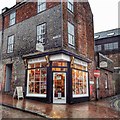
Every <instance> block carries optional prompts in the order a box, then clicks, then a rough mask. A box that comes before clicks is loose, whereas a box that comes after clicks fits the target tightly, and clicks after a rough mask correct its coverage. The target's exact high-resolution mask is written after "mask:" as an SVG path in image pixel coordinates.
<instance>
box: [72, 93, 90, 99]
mask: <svg viewBox="0 0 120 120" xmlns="http://www.w3.org/2000/svg"><path fill="white" fill-rule="evenodd" d="M78 97H89V95H88V94H81V95H80V94H79V95H73V98H78Z"/></svg>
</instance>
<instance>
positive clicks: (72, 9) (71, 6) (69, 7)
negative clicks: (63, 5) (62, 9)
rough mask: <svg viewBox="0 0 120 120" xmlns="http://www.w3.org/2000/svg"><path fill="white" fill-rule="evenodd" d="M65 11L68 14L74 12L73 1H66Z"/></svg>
mask: <svg viewBox="0 0 120 120" xmlns="http://www.w3.org/2000/svg"><path fill="white" fill-rule="evenodd" d="M67 9H68V10H69V11H70V12H72V13H73V12H74V0H67Z"/></svg>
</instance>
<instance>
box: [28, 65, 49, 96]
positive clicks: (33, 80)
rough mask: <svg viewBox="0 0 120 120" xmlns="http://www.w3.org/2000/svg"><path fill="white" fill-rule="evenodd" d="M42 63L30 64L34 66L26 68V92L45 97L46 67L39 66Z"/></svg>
mask: <svg viewBox="0 0 120 120" xmlns="http://www.w3.org/2000/svg"><path fill="white" fill-rule="evenodd" d="M42 64H44V63H36V64H30V65H29V67H34V68H31V69H29V70H28V83H27V84H28V94H29V95H30V94H31V95H33V94H34V95H35V94H37V95H39V96H41V97H46V83H47V68H44V67H41V65H42Z"/></svg>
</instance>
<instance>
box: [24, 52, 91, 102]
mask: <svg viewBox="0 0 120 120" xmlns="http://www.w3.org/2000/svg"><path fill="white" fill-rule="evenodd" d="M87 66H88V64H87V63H86V62H84V61H81V60H79V59H77V58H75V57H73V56H72V57H71V56H68V55H65V54H56V55H49V56H42V57H38V58H32V59H28V67H27V70H26V73H27V80H26V97H27V98H31V99H37V100H39V101H43V102H47V103H60V104H61V103H77V102H82V101H88V100H89V79H88V68H87Z"/></svg>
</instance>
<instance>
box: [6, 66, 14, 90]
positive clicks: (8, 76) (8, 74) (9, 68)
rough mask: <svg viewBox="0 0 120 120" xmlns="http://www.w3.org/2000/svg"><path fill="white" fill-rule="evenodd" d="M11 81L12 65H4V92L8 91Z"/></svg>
mask: <svg viewBox="0 0 120 120" xmlns="http://www.w3.org/2000/svg"><path fill="white" fill-rule="evenodd" d="M11 79H12V64H9V65H6V83H5V91H6V92H9V91H10V87H11Z"/></svg>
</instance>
